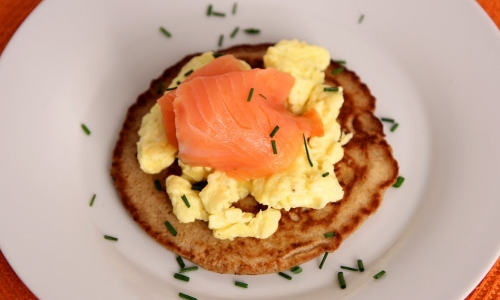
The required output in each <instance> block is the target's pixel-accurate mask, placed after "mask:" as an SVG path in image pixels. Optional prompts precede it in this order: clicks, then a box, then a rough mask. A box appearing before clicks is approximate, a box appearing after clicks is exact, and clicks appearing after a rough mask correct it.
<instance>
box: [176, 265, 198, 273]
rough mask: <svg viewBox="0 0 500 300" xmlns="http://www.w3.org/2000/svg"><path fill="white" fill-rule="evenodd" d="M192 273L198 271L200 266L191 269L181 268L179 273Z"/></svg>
mask: <svg viewBox="0 0 500 300" xmlns="http://www.w3.org/2000/svg"><path fill="white" fill-rule="evenodd" d="M191 271H198V266H194V267H189V268H181V270H180V271H179V273H186V272H191Z"/></svg>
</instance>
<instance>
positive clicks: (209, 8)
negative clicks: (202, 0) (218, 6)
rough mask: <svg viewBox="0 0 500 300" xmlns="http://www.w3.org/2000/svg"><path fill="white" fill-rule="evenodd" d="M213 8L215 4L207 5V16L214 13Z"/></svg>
mask: <svg viewBox="0 0 500 300" xmlns="http://www.w3.org/2000/svg"><path fill="white" fill-rule="evenodd" d="M212 9H213V5H212V4H209V5H208V7H207V16H210V15H211V14H212Z"/></svg>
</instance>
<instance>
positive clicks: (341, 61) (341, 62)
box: [334, 59, 346, 65]
mask: <svg viewBox="0 0 500 300" xmlns="http://www.w3.org/2000/svg"><path fill="white" fill-rule="evenodd" d="M334 62H336V63H338V64H339V65H345V63H346V61H345V60H342V59H339V60H334Z"/></svg>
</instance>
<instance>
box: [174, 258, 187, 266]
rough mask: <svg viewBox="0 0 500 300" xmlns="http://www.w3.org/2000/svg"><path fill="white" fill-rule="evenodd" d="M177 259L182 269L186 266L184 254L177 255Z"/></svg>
mask: <svg viewBox="0 0 500 300" xmlns="http://www.w3.org/2000/svg"><path fill="white" fill-rule="evenodd" d="M175 260H176V261H177V263H178V264H179V267H180V268H181V269H183V268H185V267H186V264H185V263H184V260H183V259H182V256H177V257H176V258H175Z"/></svg>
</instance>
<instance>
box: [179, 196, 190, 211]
mask: <svg viewBox="0 0 500 300" xmlns="http://www.w3.org/2000/svg"><path fill="white" fill-rule="evenodd" d="M181 198H182V201H184V204H186V206H187V207H188V208H190V207H191V204H189V201H188V198H187V197H186V195H182V196H181Z"/></svg>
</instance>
